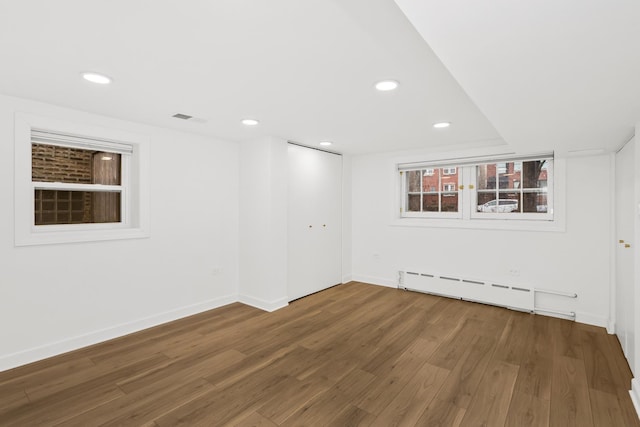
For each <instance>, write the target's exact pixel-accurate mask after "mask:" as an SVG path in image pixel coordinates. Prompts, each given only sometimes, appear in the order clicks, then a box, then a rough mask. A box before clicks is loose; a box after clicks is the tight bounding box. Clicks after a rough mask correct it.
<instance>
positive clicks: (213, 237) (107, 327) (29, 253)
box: [0, 96, 239, 370]
mask: <svg viewBox="0 0 640 427" xmlns="http://www.w3.org/2000/svg"><path fill="white" fill-rule="evenodd" d="M16 111H22V112H27V113H33V114H37V115H41V116H47V117H52V118H56V119H59V120H65V121H70V122H78V123H84V124H89V125H94V126H103V127H109V128H115V129H120V130H124V131H127V132H133V133H140V134H143V135H148V136H149V139H150V141H151V142H150V153H151V154H150V157H151V158H150V170H151V174H150V182H151V188H150V197H151V206H150V211H151V214H150V220H151V237H150V238H147V239H138V240H119V241H104V242H93V243H76V244H64V245H45V246H31V247H14V244H13V242H14V239H13V237H14V228H13V226H14V224H13V193H14V189H13V174H14V170H13V168H14V163H13V158H14V156H13V150H14V149H13V127H14V113H15V112H16ZM238 163H239V156H238V145H237V144H235V143H230V142H225V141H219V140H213V139H210V138H205V137H200V136H196V135H192V134H187V133H181V132H175V131H171V130H167V129H162V128H157V127H151V126H146V125H140V124H135V123H130V122H124V121H120V120H115V119H111V118H107V117H101V116H96V115H92V114H88V113H84V112H79V111H74V110H69V109H64V108H59V107H55V106H51V105H47V104H42V103H37V102H32V101H28V100H23V99H18V98H12V97H6V96H0V198H1V200H2V203H1V204H0V206H1V209H0V264H1V265H0V325H2V327H0V370H3V369H8V368H10V367H13V366H17V365H20V364H24V363H27V362H30V361H33V360H37V359H40V358H43V357H47V356H50V355H53V354H57V353H60V352H63V351H68V350H71V349H74V348H78V347H81V346H84V345H88V344H91V343H94V342H98V341H102V340H105V339H109V338H112V337H115V336H119V335H122V334H125V333H128V332H132V331H135V330H139V329H142V328H144V327H148V326H151V325H155V324H158V323H162V322H165V321H169V320H173V319H175V318H179V317H183V316H186V315H189V314H192V313H196V312H200V311H204V310H207V309H209V308H213V307H217V306H220V305H223V304H226V303H229V302H232V301H235V300H236V299H237V289H238V288H237V287H238V268H239V265H238V226H239V223H238V179H237V176H238V171H239V167H238Z"/></svg>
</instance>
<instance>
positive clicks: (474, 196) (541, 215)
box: [470, 156, 554, 221]
mask: <svg viewBox="0 0 640 427" xmlns="http://www.w3.org/2000/svg"><path fill="white" fill-rule="evenodd" d="M541 159H545V160H546V161H547V183H549V182H551V183H553V182H554V178H553V169H554V161H553V157H549V156H539V157H529V158H525V159H520V158H518V159H515V160H506V161H502V160H500V161H496V162H483V163H482V164H495V165H496V174H498V173H499V172H498V166H497V165H498V164H506V163H510V162H513V161H517V162H526V161H532V160H541ZM478 166H480V164H478V165H474V166H471V167H472V168H473V170H472V171H471V172H472V176H473V185H474V186H475V189H474V191H472V192H471V203H472V206H471V212H470V214H471V215H470V216H471V218H473V219H480V220H484V219H505V220H508V221H510V220H514V219H519V220H529V221H553V213H554V211H553V206H554V203H553V202H554V200H553V193H554V191H553V185H551V186H547V187H545V190H544V191H542V192H544V193H546V195H547V206H548V208H547V212H537V213H533V212H515V213H514V212H478V210H477V206H478V193H479V192H489V191H482V190H478V182H477V168H478ZM521 181H522V180H521ZM521 181H520V182H521ZM498 187H499V183H498V176H496V189H492V190H491V192H493V193H495V194H497V195H498V196H497V197H496V200H500V197H499V194H500V192H503V193H520V194H521V195H523V194H524V193H525V192H526V191H524V190H525V189H524V188H522V185H518V188H513V189H504V190H502V191H500V189H499V188H498ZM522 200H523V197H521V198H520V201H522ZM498 207H499V202H498Z"/></svg>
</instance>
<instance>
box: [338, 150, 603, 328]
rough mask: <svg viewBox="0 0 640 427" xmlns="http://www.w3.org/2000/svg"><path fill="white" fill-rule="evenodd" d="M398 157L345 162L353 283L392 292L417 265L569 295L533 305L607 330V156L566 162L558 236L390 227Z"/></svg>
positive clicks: (361, 157)
mask: <svg viewBox="0 0 640 427" xmlns="http://www.w3.org/2000/svg"><path fill="white" fill-rule="evenodd" d="M399 154H400V153H387V154H371V155H359V156H354V157H353V159H352V165H351V167H352V177H351V178H352V181H353V184H352V206H351V208H352V221H353V224H352V227H353V232H352V241H353V260H352V262H353V279H354V280H360V281H364V282H368V283H374V284H380V285H386V286H396V285H397V271H398V270H400V269H402V268H408V267H412V268H418V267H420V268H424V270H425V271H429V270H435V271H436V272H440V273H445V274H447V273H448V274H458V275H462V276H466V277H471V278H474V277H475V278H478V279H489V280H502V281H504V282H508V283H513V284H518V283H521V284H526V285H529V286H533V287H537V288H545V289H551V290H558V291H565V292H576V293H578V295H579V297H578V299H576V300H572V299H563V298H562V297H544V298H540V301H539V302H540V303H541V304H544V305H545V306H547V307H548V308H555V309H560V310H565V311H574V312H576V314H577V320H578V321H581V322H584V323H590V324H595V325H599V326H607V323H608V321H609V319H610V313H609V311H610V310H609V298H610V297H609V269H610V265H609V250H610V245H609V238H610V231H609V221H610V210H609V206H608V205H607V201H608V200H609V196H608V193H609V188H610V187H609V185H610V179H611V178H610V165H609V158H608V156H606V155H605V156H594V157H581V158H570V159H567V160H566V180H567V181H566V193H567V197H566V231H564V232H553V231H544V232H540V231H515V230H491V229H489V230H486V229H460V228H432V227H410V226H397V225H391V223H392V217H393V214H392V212H393V211H394V208H393V207H391V206H390V204H393V203H394V202H393V194H394V185H395V184H396V181H395V175H394V173H393V170H392V167H390V164H391V163H392V161H393V159H394V158H397V157H398V155H399ZM415 160H416V161H418V160H425V158H424V156H423V158H422V159H419V158H416V159H415ZM602 201H604V202H602ZM557 205H558V206H560V205H561V204H558V203H557ZM556 214H558V212H556ZM511 269H515V270H519V275H518V276H512V275H511V274H510V273H509V270H511Z"/></svg>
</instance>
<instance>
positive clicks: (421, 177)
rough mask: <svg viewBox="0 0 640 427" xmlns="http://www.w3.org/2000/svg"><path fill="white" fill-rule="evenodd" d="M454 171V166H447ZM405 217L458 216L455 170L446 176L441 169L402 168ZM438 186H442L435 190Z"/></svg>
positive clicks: (458, 199) (458, 200) (458, 204)
mask: <svg viewBox="0 0 640 427" xmlns="http://www.w3.org/2000/svg"><path fill="white" fill-rule="evenodd" d="M452 169H453V170H454V171H455V168H450V169H449V171H451V170H452ZM403 175H404V177H405V178H404V180H403V187H404V194H405V197H404V202H403V204H404V205H403V207H402V212H403V215H404V216H431V214H434V213H435V214H436V215H438V216H441V215H445V216H449V217H459V216H460V212H461V210H460V197H459V195H458V190H457V188H458V183H459V179H460V177H459V176H458V174H457V173H454V174H448V175H445V173H444V169H440V168H426V169H422V168H419V169H407V170H404V171H403ZM438 189H441V190H440V191H438Z"/></svg>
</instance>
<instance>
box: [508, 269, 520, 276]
mask: <svg viewBox="0 0 640 427" xmlns="http://www.w3.org/2000/svg"><path fill="white" fill-rule="evenodd" d="M509 274H510V275H512V276H519V275H520V270H519V269H517V268H510V269H509Z"/></svg>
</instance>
